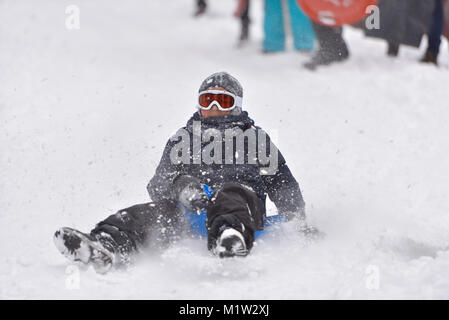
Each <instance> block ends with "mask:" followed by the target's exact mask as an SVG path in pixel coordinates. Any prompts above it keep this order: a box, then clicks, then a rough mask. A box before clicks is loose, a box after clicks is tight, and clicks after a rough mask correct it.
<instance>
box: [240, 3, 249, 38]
mask: <svg viewBox="0 0 449 320" xmlns="http://www.w3.org/2000/svg"><path fill="white" fill-rule="evenodd" d="M249 2H250V0H246V1H245V5H244V7H243V10H242V13H241V15H240V22H241V32H240V41H246V40H248V39H249V24H250V23H251V20H250V19H249Z"/></svg>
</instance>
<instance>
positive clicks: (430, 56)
mask: <svg viewBox="0 0 449 320" xmlns="http://www.w3.org/2000/svg"><path fill="white" fill-rule="evenodd" d="M420 62H423V63H433V64H434V65H436V66H437V65H438V55H437V54H435V53H433V52H432V51H430V50H427V51H426V53H425V54H424V56H423V57H422V58H421V60H420Z"/></svg>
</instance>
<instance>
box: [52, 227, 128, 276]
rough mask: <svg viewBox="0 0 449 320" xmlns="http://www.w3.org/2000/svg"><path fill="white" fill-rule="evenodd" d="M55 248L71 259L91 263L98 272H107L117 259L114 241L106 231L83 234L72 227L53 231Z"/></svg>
mask: <svg viewBox="0 0 449 320" xmlns="http://www.w3.org/2000/svg"><path fill="white" fill-rule="evenodd" d="M53 241H54V243H55V245H56V248H57V249H58V250H59V252H61V253H62V254H63V255H64V256H65V257H67V258H68V259H69V260H71V261H80V262H82V263H84V264H86V265H92V266H93V267H94V269H95V271H97V272H98V273H106V272H108V271H109V270H110V269H111V268H112V266H114V265H116V264H117V263H118V261H119V258H118V250H117V245H116V243H115V241H114V240H113V239H112V237H111V236H110V235H108V234H106V233H104V232H103V233H101V234H85V233H82V232H81V231H78V230H75V229H72V228H61V229H59V230H58V231H56V232H55V235H54V238H53Z"/></svg>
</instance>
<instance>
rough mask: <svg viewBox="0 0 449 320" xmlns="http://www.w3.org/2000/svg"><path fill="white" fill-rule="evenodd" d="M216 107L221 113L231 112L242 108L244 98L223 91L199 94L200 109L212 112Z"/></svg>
mask: <svg viewBox="0 0 449 320" xmlns="http://www.w3.org/2000/svg"><path fill="white" fill-rule="evenodd" d="M214 105H215V106H217V107H218V109H219V110H221V111H230V110H233V109H234V108H235V107H241V106H242V97H238V96H236V95H234V94H232V93H230V92H227V91H223V90H207V91H202V92H200V93H199V95H198V108H200V109H202V110H210V109H212V107H213V106H214Z"/></svg>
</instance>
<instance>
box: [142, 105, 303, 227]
mask: <svg viewBox="0 0 449 320" xmlns="http://www.w3.org/2000/svg"><path fill="white" fill-rule="evenodd" d="M232 134H233V135H234V136H232ZM245 136H246V138H245ZM229 137H231V139H229ZM254 137H255V140H252V139H254ZM186 141H187V144H186ZM230 141H231V143H229V142H230ZM254 141H255V143H254ZM242 146H243V148H242ZM267 146H271V148H269V147H267ZM254 148H255V149H256V150H254ZM230 150H231V151H230ZM272 150H273V151H272ZM264 151H265V154H264ZM269 157H270V158H269ZM275 157H276V158H277V161H276V160H273V159H275ZM268 158H269V159H270V161H269V162H267V159H268ZM242 162H243V163H242ZM273 164H274V165H275V166H273ZM270 169H273V170H270ZM265 173H268V174H265ZM179 175H191V176H194V177H197V178H198V179H200V181H201V182H202V183H204V184H207V185H209V186H210V187H212V188H213V189H215V190H217V189H218V188H219V187H220V186H222V185H223V184H224V183H225V182H238V183H240V184H242V185H244V186H247V187H248V188H250V189H252V190H253V191H254V192H256V194H257V195H258V197H259V198H260V199H261V200H262V202H263V203H264V204H265V200H266V195H268V196H269V197H270V199H271V200H272V201H273V202H274V204H275V205H276V207H277V209H278V211H279V213H281V214H285V215H286V217H287V218H291V217H293V216H301V217H304V201H303V198H302V194H301V191H300V188H299V185H298V182H297V181H296V180H295V178H294V177H293V175H292V173H291V172H290V169H289V168H288V166H287V164H286V162H285V159H284V157H283V156H282V154H281V153H280V152H279V151H278V150H277V148H275V146H274V145H273V144H272V142H271V140H270V138H269V137H268V135H266V134H265V132H264V131H263V130H262V129H261V128H260V127H257V126H255V125H254V121H253V120H252V119H251V118H249V117H248V113H247V112H245V111H244V112H242V113H241V114H240V115H227V116H223V117H218V118H202V117H201V116H200V115H199V114H198V113H197V112H196V113H195V114H194V115H193V116H192V118H191V119H190V120H189V121H188V122H187V125H186V126H185V127H183V128H181V129H180V130H178V132H177V134H175V136H173V137H172V138H170V140H169V141H168V143H167V145H166V146H165V149H164V152H163V155H162V159H161V161H160V163H159V165H158V167H157V169H156V173H155V175H154V176H153V178H152V179H151V180H150V182H149V184H148V187H147V189H148V193H149V194H150V197H151V199H152V201H158V200H162V199H167V198H169V197H170V190H171V189H172V185H173V181H174V179H175V178H176V177H178V176H179ZM263 210H264V215H265V206H264V208H263Z"/></svg>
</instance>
